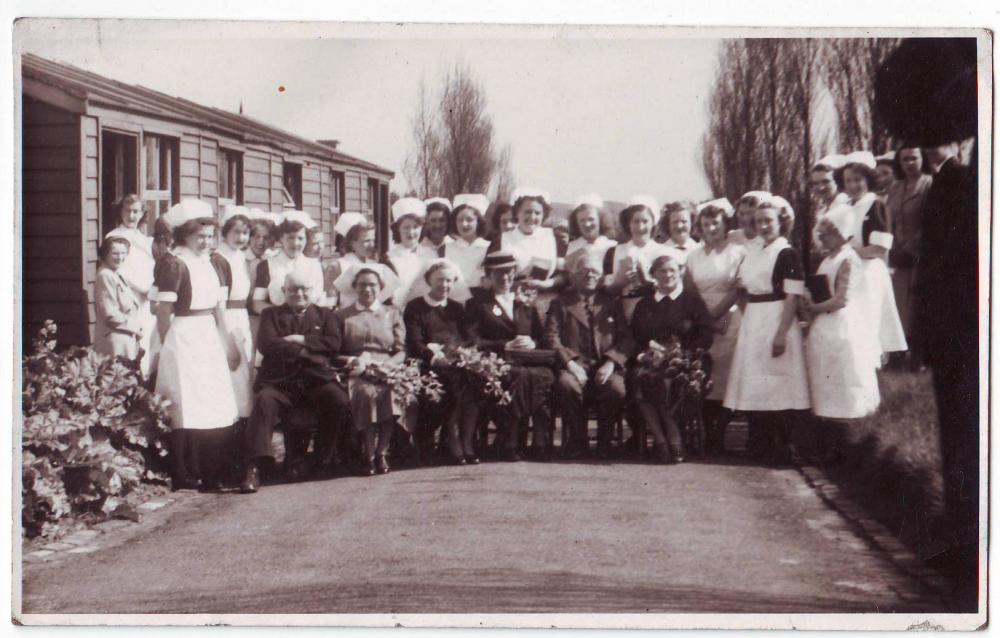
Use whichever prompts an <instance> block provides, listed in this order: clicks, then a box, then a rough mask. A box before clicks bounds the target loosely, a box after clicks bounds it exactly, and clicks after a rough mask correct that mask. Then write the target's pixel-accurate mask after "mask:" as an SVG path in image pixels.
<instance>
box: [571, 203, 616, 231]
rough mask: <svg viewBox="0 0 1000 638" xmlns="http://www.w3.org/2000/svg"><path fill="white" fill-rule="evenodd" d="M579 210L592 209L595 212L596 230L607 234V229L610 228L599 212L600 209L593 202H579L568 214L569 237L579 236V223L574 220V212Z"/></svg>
mask: <svg viewBox="0 0 1000 638" xmlns="http://www.w3.org/2000/svg"><path fill="white" fill-rule="evenodd" d="M581 210H592V211H594V212H595V213H597V232H598V233H600V234H601V235H607V234H608V231H609V230H611V229H610V228H609V227H608V220H607V219H605V218H604V215H602V214H601V209H600V208H598V207H597V206H594V205H593V204H580V205H579V206H577V207H576V208H574V209H573V212H571V213H570V214H569V220H568V221H569V236H570V238H571V239H576V238H577V237H579V236H580V234H581V233H580V224H578V223H577V221H576V214H577V213H579V212H580V211H581Z"/></svg>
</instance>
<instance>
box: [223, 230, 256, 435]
mask: <svg viewBox="0 0 1000 638" xmlns="http://www.w3.org/2000/svg"><path fill="white" fill-rule="evenodd" d="M217 252H218V253H219V255H221V256H222V257H225V259H226V261H227V262H229V269H230V271H231V272H232V274H233V281H232V283H231V285H230V287H229V299H228V300H227V304H226V305H227V307H226V312H225V316H226V329H227V330H229V335H230V338H232V339H233V342H234V343H236V348H237V349H238V350H239V352H240V365H239V367H238V368H236V369H235V370H230V372H229V377H230V379H232V382H233V395H234V397H235V399H236V411H237V413H238V414H239V416H240V418H245V417H249V416H250V410H251V408H253V368H254V345H253V331H252V330H251V329H250V314H249V313H248V312H247V308H246V304H247V299H248V298H249V297H250V273H249V271H248V269H247V260H246V257H245V255H244V254H243V252H241V251H238V250H232V249H231V248H229V246H227V245H225V244H222V245H220V246H219V249H218V251H217ZM230 305H233V306H239V305H242V306H243V307H242V308H238V307H237V308H230V307H229V306H230Z"/></svg>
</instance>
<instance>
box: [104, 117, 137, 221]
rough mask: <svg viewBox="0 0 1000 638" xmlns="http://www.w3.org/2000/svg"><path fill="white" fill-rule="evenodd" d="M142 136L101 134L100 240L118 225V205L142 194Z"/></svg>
mask: <svg viewBox="0 0 1000 638" xmlns="http://www.w3.org/2000/svg"><path fill="white" fill-rule="evenodd" d="M138 148H139V137H138V136H137V135H130V134H128V133H116V132H114V131H102V132H101V228H100V232H101V237H104V236H105V235H107V234H108V231H110V230H111V229H113V228H114V227H116V226H117V225H118V210H117V209H116V206H115V205H116V204H117V203H118V202H120V201H121V199H122V198H123V197H125V196H126V195H131V194H137V193H138V192H139V188H138V186H139V157H138V153H137V151H138Z"/></svg>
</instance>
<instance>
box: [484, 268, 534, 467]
mask: <svg viewBox="0 0 1000 638" xmlns="http://www.w3.org/2000/svg"><path fill="white" fill-rule="evenodd" d="M483 267H484V268H485V270H486V275H487V277H488V278H489V280H490V288H491V289H490V292H489V293H485V294H483V295H480V296H476V297H473V298H472V299H470V300H469V302H468V303H467V304H466V308H465V321H466V333H467V335H468V338H469V341H470V343H471V344H472V345H474V346H476V347H478V348H480V349H482V350H486V351H490V352H495V353H496V354H498V355H500V356H502V357H504V358H505V359H507V360H508V361H509V362H510V363H511V372H510V393H511V396H512V400H511V402H510V404H509V405H507V406H505V407H503V408H501V410H500V414H499V420H500V422H501V423H500V424H499V425H500V427H501V431H502V432H501V433H502V435H503V443H502V450H503V452H502V454H503V458H504V459H506V460H508V461H519V460H520V456H519V455H518V452H517V445H518V442H519V436H518V426H519V424H520V422H521V421H522V420H523V419H527V418H529V417H530V418H532V419H534V436H533V437H532V442H531V443H532V449H533V451H534V453H535V454H536V455H537V456H539V457H541V458H544V457H545V456H547V454H548V451H547V446H548V442H549V436H548V435H549V433H550V430H551V426H552V417H551V410H550V399H551V396H550V395H551V390H552V384H553V382H554V376H553V374H552V369H551V367H549V366H547V365H532V364H518V363H515V362H514V361H513V360H512V359H514V358H515V357H516V356H517V355H516V353H518V352H525V351H531V350H534V349H535V348H536V344H537V343H540V342H541V340H542V320H541V317H540V316H539V315H538V311H537V310H536V309H535V307H534V306H530V305H526V304H524V303H522V302H521V301H520V300H519V299H518V298H517V295H515V293H514V279H515V276H516V274H517V270H518V261H517V259H516V258H515V257H514V255H513V254H511V253H509V252H507V251H504V250H499V251H496V252H493V253H490V254H488V255H486V259H485V261H484V263H483Z"/></svg>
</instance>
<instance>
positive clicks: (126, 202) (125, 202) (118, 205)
mask: <svg viewBox="0 0 1000 638" xmlns="http://www.w3.org/2000/svg"><path fill="white" fill-rule="evenodd" d="M136 203H140V204H141V203H142V198H141V197H139V196H138V195H136V194H135V193H129V194H128V195H124V196H122V198H121V199H119V200H118V201H117V202H115V204H114V206H115V212H116V213H117V215H118V217H117V219H116V220H115V221H118V222H120V221H121V216H122V211H123V210H125V209H127V208H132V205H133V204H136Z"/></svg>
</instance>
